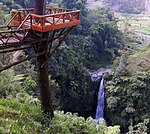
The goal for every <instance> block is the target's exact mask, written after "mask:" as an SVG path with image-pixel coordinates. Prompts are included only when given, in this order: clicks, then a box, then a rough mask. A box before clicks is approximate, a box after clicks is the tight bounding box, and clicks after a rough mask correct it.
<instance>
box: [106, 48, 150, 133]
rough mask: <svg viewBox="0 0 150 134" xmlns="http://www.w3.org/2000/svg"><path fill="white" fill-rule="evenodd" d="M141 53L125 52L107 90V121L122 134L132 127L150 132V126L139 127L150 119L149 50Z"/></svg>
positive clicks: (116, 65) (108, 83) (135, 129)
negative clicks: (117, 126)
mask: <svg viewBox="0 0 150 134" xmlns="http://www.w3.org/2000/svg"><path fill="white" fill-rule="evenodd" d="M138 51H139V50H137V52H134V53H130V52H129V50H128V51H127V52H126V53H125V52H124V54H123V55H122V57H121V58H120V60H118V63H115V67H116V69H115V70H114V73H113V74H112V76H111V77H112V79H111V80H109V81H108V82H107V87H106V89H107V90H106V91H107V92H106V98H107V102H106V117H107V119H108V121H110V122H111V124H112V125H115V124H120V125H121V129H122V132H123V133H125V132H127V131H128V129H127V127H128V126H130V124H131V123H132V125H131V126H134V127H133V128H134V129H133V131H136V132H139V133H144V132H145V131H147V133H149V132H150V129H149V128H150V127H149V125H150V124H149V123H145V124H140V122H142V121H143V120H146V119H148V120H149V117H150V113H149V111H150V108H149V105H150V103H149V102H150V98H149V94H150V90H149V89H150V83H149V81H150V72H149V70H150V66H149V61H148V60H147V58H148V57H149V54H150V53H148V51H149V48H147V49H143V50H140V52H138ZM137 55H138V56H137ZM139 55H140V56H139ZM140 63H141V64H140ZM142 64H144V67H143V65H142ZM137 124H138V125H137ZM140 125H141V126H140ZM130 129H131V127H130ZM130 132H131V130H130V131H129V133H130ZM145 133H146V132H145Z"/></svg>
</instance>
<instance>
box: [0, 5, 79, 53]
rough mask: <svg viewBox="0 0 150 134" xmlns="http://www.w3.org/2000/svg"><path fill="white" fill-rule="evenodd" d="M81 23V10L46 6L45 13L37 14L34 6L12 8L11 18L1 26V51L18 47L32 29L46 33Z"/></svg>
mask: <svg viewBox="0 0 150 134" xmlns="http://www.w3.org/2000/svg"><path fill="white" fill-rule="evenodd" d="M79 24H80V11H79V10H76V11H73V10H68V9H61V8H46V14H45V15H37V14H35V11H34V9H33V8H30V9H21V10H12V18H11V20H10V21H9V22H8V23H7V25H6V26H0V53H1V52H3V51H4V49H8V48H10V47H16V45H14V44H15V43H19V42H21V41H23V40H24V38H25V37H26V35H27V34H28V31H29V30H30V29H31V30H34V31H39V32H43V33H44V32H48V31H54V30H57V29H63V28H67V27H73V26H77V25H79ZM13 45H14V46H13ZM17 46H20V45H17Z"/></svg>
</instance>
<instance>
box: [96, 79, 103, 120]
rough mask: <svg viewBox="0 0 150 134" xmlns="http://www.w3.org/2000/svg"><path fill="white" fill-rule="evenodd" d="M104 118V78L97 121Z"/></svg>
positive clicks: (98, 103) (101, 83)
mask: <svg viewBox="0 0 150 134" xmlns="http://www.w3.org/2000/svg"><path fill="white" fill-rule="evenodd" d="M101 118H104V78H102V80H101V82H100V86H99V92H98V100H97V109H96V116H95V119H96V120H99V119H101Z"/></svg>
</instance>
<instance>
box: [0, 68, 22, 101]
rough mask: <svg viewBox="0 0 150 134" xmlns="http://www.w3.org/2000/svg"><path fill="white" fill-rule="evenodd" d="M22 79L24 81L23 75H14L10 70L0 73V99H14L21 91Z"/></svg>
mask: <svg viewBox="0 0 150 134" xmlns="http://www.w3.org/2000/svg"><path fill="white" fill-rule="evenodd" d="M22 79H24V77H23V75H15V74H14V71H12V70H8V71H4V72H2V73H0V97H1V98H2V97H4V98H6V97H8V96H12V97H15V96H16V95H17V93H18V92H21V91H23V88H22V86H21V80H22Z"/></svg>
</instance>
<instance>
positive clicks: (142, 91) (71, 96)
mask: <svg viewBox="0 0 150 134" xmlns="http://www.w3.org/2000/svg"><path fill="white" fill-rule="evenodd" d="M115 2H117V3H119V1H115ZM115 2H114V1H113V0H108V3H109V4H108V5H107V6H109V7H110V6H111V7H113V6H114V5H115ZM132 2H133V3H135V2H134V1H132ZM132 2H131V3H128V2H127V1H126V3H121V6H122V5H123V6H124V7H126V8H128V9H123V8H121V7H120V9H121V12H124V11H123V10H125V11H127V10H128V13H140V12H141V11H142V10H143V3H142V4H141V3H137V7H138V9H137V8H136V9H135V10H134V11H133V10H131V9H133V8H132V7H130V6H131V5H132V6H133V4H132ZM86 4H87V1H86V0H61V1H60V0H57V1H53V0H48V1H47V5H48V6H49V7H52V6H57V7H61V8H68V9H78V10H80V11H81V18H80V19H81V24H80V25H79V26H77V27H75V28H74V29H73V30H72V31H71V32H70V34H69V35H68V36H67V38H65V40H64V41H63V42H62V45H61V46H60V47H59V49H58V50H57V52H56V53H55V54H54V55H53V56H52V57H51V59H50V60H49V63H48V66H49V70H48V71H49V79H50V80H49V84H50V89H51V90H52V100H53V107H54V110H55V112H54V115H55V116H54V118H53V119H49V118H47V116H46V115H45V114H44V113H43V112H42V111H41V109H40V107H41V104H40V95H39V94H40V93H39V88H38V84H37V78H36V77H37V72H36V69H37V68H36V64H35V61H34V60H32V61H26V62H24V63H21V64H20V65H17V66H14V67H12V68H11V69H9V70H6V71H3V72H1V73H0V122H1V123H0V133H2V134H6V133H10V134H13V133H14V134H21V133H24V134H26V133H30V134H33V133H39V134H45V133H46V134H59V133H60V134H119V133H122V134H124V133H125V134H134V133H135V134H148V133H150V122H149V119H150V107H149V106H150V98H149V95H150V90H149V89H150V71H149V70H150V60H149V58H150V47H149V44H148V42H146V43H145V42H144V41H143V40H142V39H139V38H138V37H137V36H136V34H135V33H133V32H131V31H129V30H128V27H129V24H127V21H124V22H125V24H124V25H125V28H126V30H124V31H123V30H120V29H119V27H118V24H120V20H119V19H118V18H116V17H115V16H114V13H113V12H112V11H111V9H108V8H98V9H95V10H89V9H87V7H86ZM126 4H128V7H127V6H125V5H126ZM138 4H140V6H139V5H138ZM33 6H34V3H33V1H32V0H13V1H12V0H0V16H1V19H0V25H5V24H6V23H7V22H8V21H9V19H10V17H11V15H10V12H11V10H12V9H20V8H28V7H33ZM120 9H119V10H120ZM126 18H127V17H126ZM121 23H122V22H121ZM26 54H29V52H27V51H25V52H23V51H21V54H20V57H19V58H21V56H22V55H23V56H24V55H26ZM13 56H14V53H9V54H4V55H2V54H1V55H0V61H1V62H0V68H2V67H3V66H5V65H8V64H9V63H10V62H12V59H13ZM16 60H17V59H16ZM107 66H111V68H112V71H111V73H109V74H107V76H105V92H106V93H105V110H104V111H105V112H104V113H105V120H104V119H103V120H100V121H96V120H94V118H95V113H96V106H97V94H98V86H99V82H92V81H91V79H90V75H89V73H88V71H89V70H98V69H99V68H102V67H107Z"/></svg>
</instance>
